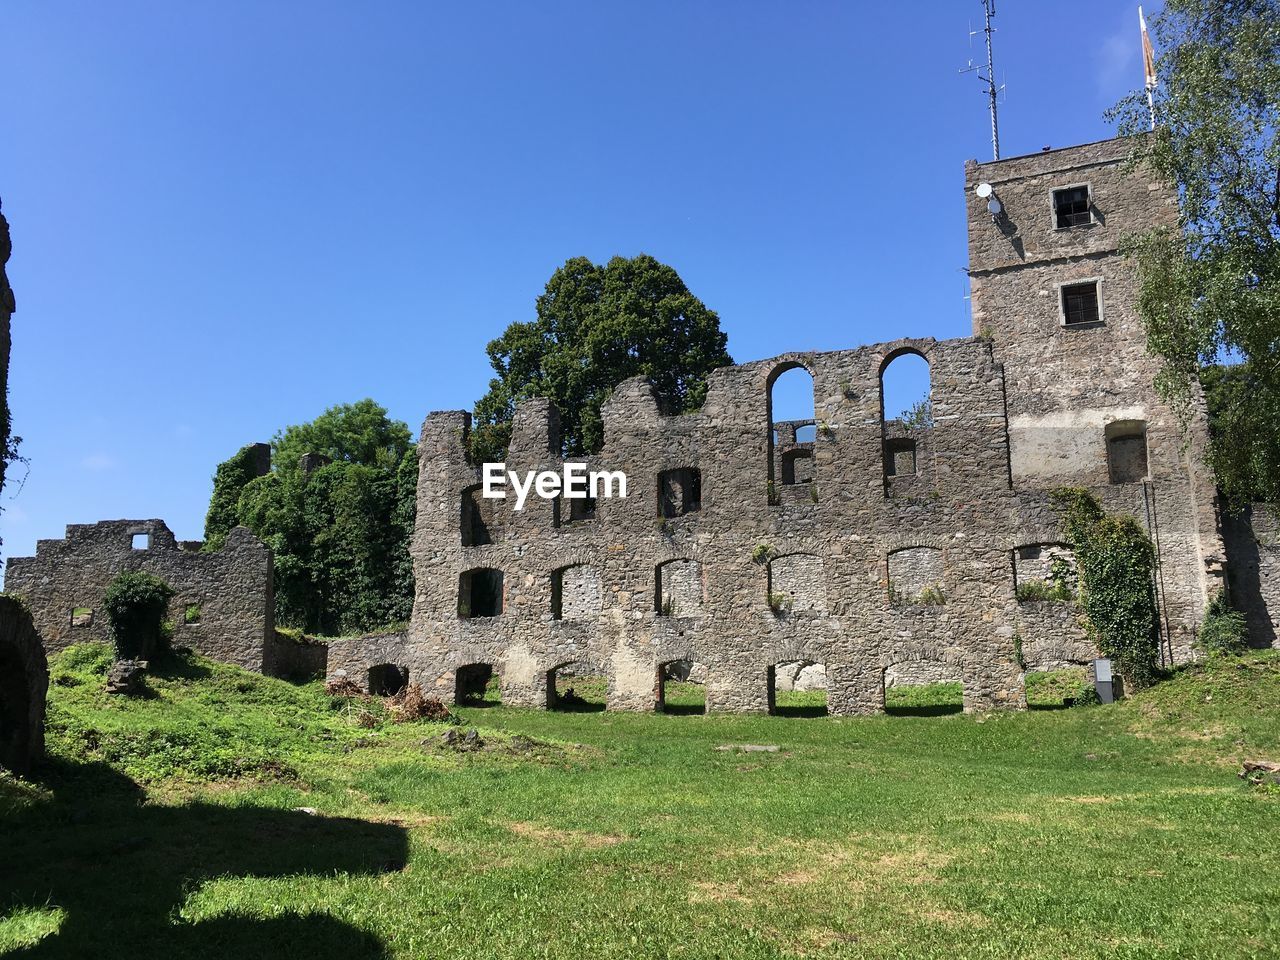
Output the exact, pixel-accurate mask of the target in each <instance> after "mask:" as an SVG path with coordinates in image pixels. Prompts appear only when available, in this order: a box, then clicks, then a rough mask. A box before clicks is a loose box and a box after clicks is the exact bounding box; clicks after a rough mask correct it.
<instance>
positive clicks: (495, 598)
mask: <svg viewBox="0 0 1280 960" xmlns="http://www.w3.org/2000/svg"><path fill="white" fill-rule="evenodd" d="M501 614H502V571H501V570H494V569H492V568H491V567H477V568H475V569H474V570H468V571H466V572H465V573H463V574H460V575H459V577H458V616H459V617H461V618H462V619H464V620H466V619H471V618H475V617H497V616H500V615H501Z"/></svg>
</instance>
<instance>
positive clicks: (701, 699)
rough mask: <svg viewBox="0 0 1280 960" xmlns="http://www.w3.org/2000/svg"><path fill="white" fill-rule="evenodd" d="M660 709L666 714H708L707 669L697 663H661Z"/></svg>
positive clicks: (658, 690)
mask: <svg viewBox="0 0 1280 960" xmlns="http://www.w3.org/2000/svg"><path fill="white" fill-rule="evenodd" d="M657 693H658V709H659V710H661V711H662V712H663V713H706V712H707V668H706V665H705V664H701V663H698V662H697V661H696V660H670V661H668V662H667V663H660V664H658V682H657Z"/></svg>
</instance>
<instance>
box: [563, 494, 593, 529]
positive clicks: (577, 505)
mask: <svg viewBox="0 0 1280 960" xmlns="http://www.w3.org/2000/svg"><path fill="white" fill-rule="evenodd" d="M565 502H566V503H568V504H569V511H568V512H569V522H570V523H583V522H585V521H588V520H594V519H595V518H596V498H595V497H574V498H573V499H572V500H570V499H567V498H566V500H565Z"/></svg>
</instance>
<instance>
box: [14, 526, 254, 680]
mask: <svg viewBox="0 0 1280 960" xmlns="http://www.w3.org/2000/svg"><path fill="white" fill-rule="evenodd" d="M135 538H140V539H138V540H137V542H138V543H139V544H141V543H144V542H145V544H146V547H145V549H140V548H137V547H135ZM128 570H138V571H143V572H145V573H151V574H154V575H156V576H158V577H160V578H162V579H163V580H165V581H166V582H167V583H168V584H169V585H170V586H171V587H173V589H174V597H173V600H172V601H171V602H170V606H169V612H168V619H169V620H170V621H171V622H172V623H173V626H174V632H173V643H174V645H175V646H188V647H191V648H192V649H194V650H198V651H199V652H200V653H203V654H205V655H206V656H208V657H212V658H213V659H215V660H222V661H225V662H227V663H233V664H236V665H237V666H241V667H244V668H246V669H249V670H257V671H262V670H264V669H266V668H269V666H270V665H269V664H268V663H267V662H266V660H267V650H268V645H269V644H270V643H271V642H272V641H273V639H274V634H275V614H274V596H273V593H272V572H271V551H270V550H269V549H268V548H267V546H266V545H265V544H264V543H263V542H262V541H261V540H259V539H258V538H257V537H255V536H254V535H253V534H252V533H250V532H249V531H248V530H246V529H244V528H243V527H237V528H236V529H234V530H232V531H231V533H230V534H229V535H228V536H227V541H226V544H225V545H224V546H223V548H222V549H221V550H218V551H214V552H210V553H200V552H196V551H193V550H189V549H183V548H182V547H180V546H179V544H178V543H177V541H175V539H174V536H173V533H172V531H170V530H169V528H168V527H167V526H166V525H165V524H164V522H163V521H161V520H106V521H103V522H101V523H95V524H72V525H70V526H68V527H67V536H66V538H65V539H63V540H41V541H39V542H38V543H37V544H36V555H35V556H34V557H15V558H13V559H12V560H10V561H9V565H8V572H7V576H6V589H7V590H8V591H9V592H11V593H15V594H18V595H20V596H22V597H23V598H24V599H25V600H26V602H27V604H28V605H29V607H30V609H31V614H32V616H33V618H34V620H35V623H36V628H37V629H38V630H39V632H40V634H41V636H42V637H43V638H44V642H45V645H46V647H47V648H48V650H50V651H51V652H56V651H58V650H62V649H63V648H65V647H67V646H69V645H71V644H73V643H81V642H85V641H100V642H104V643H105V642H109V640H110V637H109V634H108V624H107V618H106V614H105V612H104V611H103V610H102V609H101V607H102V598H103V595H104V593H105V592H106V589H107V586H108V585H109V584H110V583H111V581H112V580H113V579H114V578H115V577H116V576H117V575H118V574H120V573H123V572H125V571H128ZM189 608H195V609H194V610H193V612H196V611H198V615H197V616H196V618H195V622H189V618H188V610H189Z"/></svg>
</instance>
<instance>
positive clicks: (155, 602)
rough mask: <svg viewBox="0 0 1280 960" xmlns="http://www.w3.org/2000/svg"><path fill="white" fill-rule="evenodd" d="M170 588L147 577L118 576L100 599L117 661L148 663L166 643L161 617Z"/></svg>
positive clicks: (155, 578)
mask: <svg viewBox="0 0 1280 960" xmlns="http://www.w3.org/2000/svg"><path fill="white" fill-rule="evenodd" d="M172 597H173V588H172V587H170V586H169V584H167V583H165V582H164V581H163V580H161V579H160V578H159V577H157V576H154V575H153V574H150V573H139V572H137V571H129V572H126V573H122V574H120V575H118V576H117V577H116V578H115V579H114V580H112V581H111V583H110V584H108V585H107V591H106V593H105V594H104V595H103V598H102V607H103V609H104V610H105V611H106V614H107V624H108V630H109V632H110V634H111V641H112V643H113V645H114V646H115V649H116V657H117V659H120V660H148V659H150V658H151V657H152V656H153V655H154V654H155V653H157V652H158V651H159V650H161V649H162V648H163V646H164V644H165V641H166V639H167V637H166V630H165V623H164V615H165V612H166V611H167V610H168V608H169V600H170V599H171V598H172Z"/></svg>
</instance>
